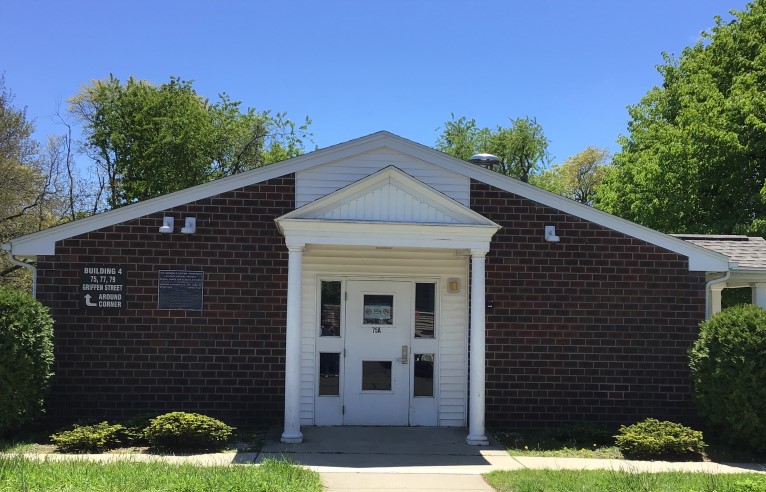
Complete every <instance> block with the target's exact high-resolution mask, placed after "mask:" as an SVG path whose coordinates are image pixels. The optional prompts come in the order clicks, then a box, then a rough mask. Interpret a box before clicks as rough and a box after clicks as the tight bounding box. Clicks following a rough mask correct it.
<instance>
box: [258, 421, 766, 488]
mask: <svg viewBox="0 0 766 492" xmlns="http://www.w3.org/2000/svg"><path fill="white" fill-rule="evenodd" d="M302 431H303V435H304V441H303V443H301V444H283V443H280V442H279V440H278V437H279V436H278V434H276V435H273V436H271V439H269V440H268V442H267V443H266V444H265V446H264V447H263V450H262V451H261V453H260V454H259V455H258V457H257V459H256V462H261V461H263V460H264V459H267V458H287V459H289V460H291V461H293V462H296V463H300V464H302V465H304V466H306V467H308V468H310V469H312V470H314V471H317V472H319V474H320V475H321V477H322V481H323V482H324V483H325V485H326V486H327V488H328V490H329V491H350V490H361V491H364V492H372V491H389V492H390V491H394V490H424V491H431V490H434V491H436V490H441V491H458V490H467V491H473V490H484V491H491V490H493V489H492V488H491V487H490V486H489V485H487V484H486V483H485V482H484V479H483V478H482V477H481V474H483V473H489V472H491V471H493V470H520V469H524V468H531V469H553V470H563V469H568V470H596V469H606V470H624V471H630V472H645V471H646V472H660V471H688V472H706V473H743V472H750V471H758V472H764V471H766V467H764V466H763V465H755V464H744V465H741V464H719V463H706V462H702V463H671V462H664V461H629V460H602V459H582V458H541V457H527V456H511V455H509V454H508V453H507V452H506V451H505V448H504V447H502V446H499V445H498V444H497V443H494V442H490V445H489V446H481V447H479V446H468V445H466V444H465V429H445V428H442V429H434V428H418V427H304V428H303V429H302Z"/></svg>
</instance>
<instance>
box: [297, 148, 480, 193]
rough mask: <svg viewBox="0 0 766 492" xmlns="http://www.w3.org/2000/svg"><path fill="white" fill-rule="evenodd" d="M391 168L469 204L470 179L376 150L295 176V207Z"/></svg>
mask: <svg viewBox="0 0 766 492" xmlns="http://www.w3.org/2000/svg"><path fill="white" fill-rule="evenodd" d="M392 165H393V166H396V167H398V168H399V169H401V170H402V171H404V172H405V173H407V174H409V175H410V176H413V177H414V178H416V179H418V180H420V181H422V182H423V183H425V184H427V185H428V186H430V187H431V188H433V189H435V190H437V191H440V192H442V193H444V194H445V195H447V196H448V197H450V198H452V199H453V200H457V201H458V202H460V203H462V204H463V205H465V206H466V207H467V206H469V205H470V188H471V180H470V178H468V177H466V176H463V175H460V174H457V173H455V172H453V171H449V170H447V169H444V168H440V167H437V166H434V165H433V164H429V163H427V162H425V161H422V160H420V159H416V158H415V157H412V156H409V155H406V154H402V153H400V152H396V151H395V150H391V149H388V148H379V149H376V150H374V151H370V152H365V153H362V154H359V155H355V156H353V157H350V158H347V159H341V160H339V161H335V162H331V163H328V164H323V165H320V166H316V167H313V168H310V169H306V170H304V171H299V172H298V173H296V176H295V207H296V208H298V207H302V206H303V205H306V204H307V203H311V202H313V201H314V200H316V199H318V198H322V197H323V196H325V195H329V194H330V193H332V192H334V191H337V190H339V189H341V188H343V187H345V186H348V185H350V184H351V183H354V182H356V181H359V180H360V179H362V178H364V177H366V176H369V175H370V174H373V173H376V172H378V171H380V170H381V169H383V168H385V167H388V166H392Z"/></svg>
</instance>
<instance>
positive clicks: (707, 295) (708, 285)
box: [705, 267, 731, 320]
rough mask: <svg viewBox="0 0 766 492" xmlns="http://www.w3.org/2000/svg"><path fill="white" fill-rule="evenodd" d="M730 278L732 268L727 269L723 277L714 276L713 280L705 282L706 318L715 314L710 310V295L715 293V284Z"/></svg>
mask: <svg viewBox="0 0 766 492" xmlns="http://www.w3.org/2000/svg"><path fill="white" fill-rule="evenodd" d="M729 268H731V267H729ZM730 278H731V270H727V271H726V273H725V274H724V276H723V277H718V278H714V279H713V280H708V281H707V282H706V283H705V319H706V320H708V319H710V318H711V317H712V316H713V313H711V312H710V311H711V307H710V297H711V296H712V295H713V294H712V290H713V289H712V287H713V285H715V284H720V283H722V282H726V281H727V280H729V279H730Z"/></svg>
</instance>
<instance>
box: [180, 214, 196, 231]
mask: <svg viewBox="0 0 766 492" xmlns="http://www.w3.org/2000/svg"><path fill="white" fill-rule="evenodd" d="M181 232H183V233H184V234H194V233H195V232H197V218H196V217H186V222H185V223H184V226H183V227H182V228H181Z"/></svg>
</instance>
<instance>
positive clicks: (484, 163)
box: [469, 154, 500, 171]
mask: <svg viewBox="0 0 766 492" xmlns="http://www.w3.org/2000/svg"><path fill="white" fill-rule="evenodd" d="M469 162H470V163H471V164H476V165H477V166H481V167H484V168H487V169H489V170H490V171H496V170H497V169H498V168H499V167H500V159H499V158H498V157H497V156H496V155H492V154H475V155H472V156H471V158H470V159H469Z"/></svg>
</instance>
